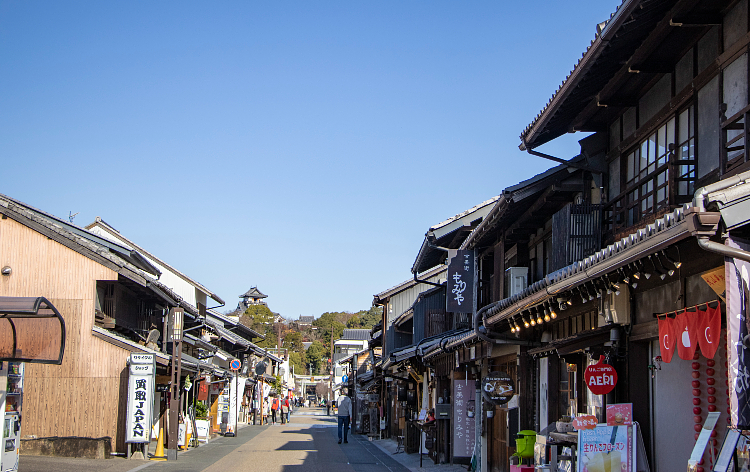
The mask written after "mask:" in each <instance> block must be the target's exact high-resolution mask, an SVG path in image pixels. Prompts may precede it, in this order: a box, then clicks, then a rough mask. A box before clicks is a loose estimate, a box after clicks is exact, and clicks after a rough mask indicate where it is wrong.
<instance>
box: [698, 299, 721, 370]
mask: <svg viewBox="0 0 750 472" xmlns="http://www.w3.org/2000/svg"><path fill="white" fill-rule="evenodd" d="M698 313H699V315H700V317H699V318H698V323H696V324H697V326H698V346H700V348H701V353H702V354H703V355H704V356H706V358H708V359H713V358H714V355H715V354H716V350H717V349H719V343H720V342H721V305H720V304H717V305H716V308H711V307H707V310H706V311H699V312H698Z"/></svg>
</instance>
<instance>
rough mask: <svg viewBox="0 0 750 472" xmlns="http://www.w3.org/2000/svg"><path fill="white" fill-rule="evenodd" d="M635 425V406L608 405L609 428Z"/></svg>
mask: <svg viewBox="0 0 750 472" xmlns="http://www.w3.org/2000/svg"><path fill="white" fill-rule="evenodd" d="M629 424H633V404H632V403H613V404H611V405H607V426H621V425H629Z"/></svg>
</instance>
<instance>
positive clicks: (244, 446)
mask: <svg viewBox="0 0 750 472" xmlns="http://www.w3.org/2000/svg"><path fill="white" fill-rule="evenodd" d="M336 426H337V423H336V417H335V416H325V410H323V409H318V408H303V409H300V410H298V411H297V412H295V413H294V414H292V418H291V422H290V423H289V424H287V425H280V424H277V425H269V426H252V425H250V426H245V427H242V428H241V429H239V431H238V432H237V437H234V438H232V437H219V438H217V439H214V440H212V441H210V442H209V443H207V444H204V445H201V446H200V447H198V448H191V449H190V450H189V451H186V452H180V453H179V455H178V457H177V460H176V461H166V462H159V461H136V460H127V459H122V458H117V459H109V460H89V459H67V458H57V457H37V456H21V458H20V461H19V463H20V464H19V465H20V467H19V471H20V472H37V471H49V470H56V471H61V472H67V471H71V472H73V471H76V472H78V471H82V472H88V471H95V470H106V471H108V472H121V471H122V472H136V471H139V470H143V471H144V472H176V471H180V472H183V471H184V472H193V471H195V472H198V471H205V472H234V471H269V472H303V471H304V472H308V471H311V472H332V471H336V472H339V471H341V472H349V471H351V472H407V471H410V470H418V469H416V468H414V467H413V462H414V459H415V458H414V457H412V456H417V457H416V464H417V465H418V463H419V458H418V455H417V454H411V455H407V454H398V455H393V454H391V453H390V452H388V451H387V450H385V449H384V448H382V447H378V446H377V445H376V444H377V443H378V441H369V440H368V439H367V437H366V436H363V435H352V434H350V435H349V443H348V444H338V439H337V427H336ZM397 459H398V460H397ZM405 461H407V462H405ZM408 461H411V463H408ZM402 462H403V463H402ZM425 466H429V468H434V469H440V470H441V471H446V472H447V471H453V470H465V468H462V469H455V468H454V467H451V466H434V465H433V464H432V461H430V460H426V461H425Z"/></svg>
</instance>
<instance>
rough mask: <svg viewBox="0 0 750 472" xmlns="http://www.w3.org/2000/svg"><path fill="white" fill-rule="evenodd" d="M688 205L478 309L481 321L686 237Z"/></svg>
mask: <svg viewBox="0 0 750 472" xmlns="http://www.w3.org/2000/svg"><path fill="white" fill-rule="evenodd" d="M690 208H691V207H690V206H689V205H685V206H684V207H680V208H677V209H676V210H674V211H673V212H672V213H668V214H666V215H665V216H664V217H662V218H659V219H658V220H656V221H655V222H654V223H652V224H649V225H646V227H645V228H643V229H639V230H638V231H637V232H635V233H633V234H630V235H628V236H626V237H624V238H622V239H621V240H620V241H617V242H615V243H614V244H610V245H609V246H607V247H606V248H604V249H602V250H600V251H598V252H596V253H594V254H592V255H591V256H589V257H587V258H585V259H583V260H581V261H578V262H574V263H573V264H570V265H569V266H567V267H563V268H562V269H560V270H558V271H555V272H553V273H551V274H549V275H547V276H546V277H544V278H543V279H542V280H540V281H538V282H535V283H533V284H531V285H529V286H528V287H527V288H526V289H525V290H523V291H522V292H520V293H517V294H515V295H513V296H511V297H508V298H505V299H503V300H500V301H498V302H495V303H493V304H490V305H487V306H485V307H483V308H482V309H481V310H479V311H480V313H481V314H482V316H483V318H484V319H485V323H486V324H487V325H491V324H494V323H497V322H499V321H501V320H503V319H505V318H507V317H508V316H511V315H514V314H516V313H518V312H519V311H521V310H524V309H527V308H529V307H531V306H533V305H536V304H538V303H540V302H542V301H544V300H545V299H547V298H549V297H551V296H553V295H556V294H560V293H562V292H564V291H566V290H570V289H571V288H574V287H576V286H578V285H580V284H582V283H584V282H586V281H589V280H591V279H592V278H596V277H601V276H603V275H605V274H606V273H608V272H611V271H612V270H615V269H617V268H619V267H622V266H623V265H625V264H628V263H630V262H632V260H631V259H638V258H639V257H642V255H641V252H640V251H650V252H655V251H657V250H659V249H660V246H665V245H668V244H673V243H674V242H676V241H678V240H680V239H682V238H684V237H687V236H688V235H689V232H688V228H687V226H688V225H687V224H686V223H687V221H686V219H685V214H686V212H687V211H688V210H690ZM657 245H658V246H657Z"/></svg>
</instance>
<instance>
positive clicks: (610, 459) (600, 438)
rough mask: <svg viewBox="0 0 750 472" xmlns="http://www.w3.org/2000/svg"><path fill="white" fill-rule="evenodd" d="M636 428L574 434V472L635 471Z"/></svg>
mask: <svg viewBox="0 0 750 472" xmlns="http://www.w3.org/2000/svg"><path fill="white" fill-rule="evenodd" d="M636 427H637V425H629V426H606V425H599V426H597V427H596V428H594V429H581V430H579V431H578V463H577V465H578V472H608V471H609V472H614V471H617V472H635V470H636V467H635V464H636V444H635V440H634V438H635V437H636V436H635V432H636V431H635V428H636Z"/></svg>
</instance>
